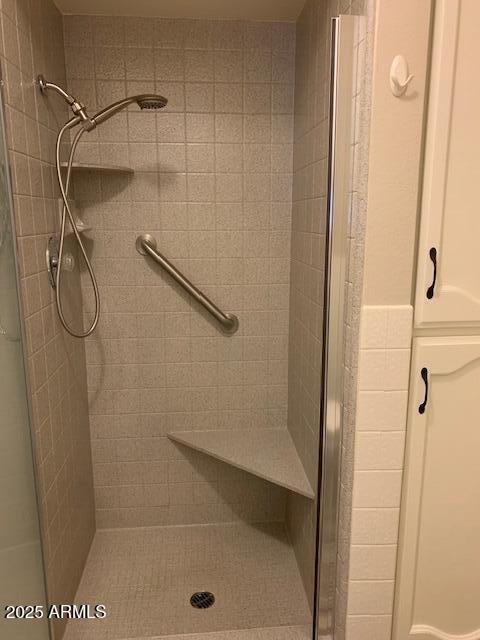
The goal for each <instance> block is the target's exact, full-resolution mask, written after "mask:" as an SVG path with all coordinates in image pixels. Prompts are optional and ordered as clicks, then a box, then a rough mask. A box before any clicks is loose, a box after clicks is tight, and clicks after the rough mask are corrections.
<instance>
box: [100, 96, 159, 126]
mask: <svg viewBox="0 0 480 640" xmlns="http://www.w3.org/2000/svg"><path fill="white" fill-rule="evenodd" d="M134 102H136V103H137V104H138V106H139V107H140V109H142V110H143V109H162V108H163V107H165V106H166V104H167V103H168V100H167V99H166V98H164V97H163V96H157V95H155V94H154V93H152V94H149V93H146V94H142V95H139V96H130V97H129V98H124V99H123V100H119V101H118V102H114V103H113V104H110V105H109V106H108V107H105V108H104V109H102V110H101V111H99V112H98V113H96V114H95V115H94V116H93V118H92V121H93V122H94V123H95V124H101V123H102V122H105V120H108V119H109V118H111V117H112V116H113V115H115V114H116V113H118V112H119V111H122V110H123V109H125V108H126V107H128V106H129V105H131V104H133V103H134Z"/></svg>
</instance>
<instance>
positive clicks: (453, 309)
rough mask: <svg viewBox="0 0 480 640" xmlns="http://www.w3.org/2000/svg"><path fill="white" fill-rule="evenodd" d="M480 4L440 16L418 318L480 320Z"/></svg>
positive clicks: (441, 11)
mask: <svg viewBox="0 0 480 640" xmlns="http://www.w3.org/2000/svg"><path fill="white" fill-rule="evenodd" d="M479 25H480V2H478V0H461V1H460V0H440V1H439V2H437V10H436V17H435V28H434V41H433V54H432V75H431V86H430V98H429V113H428V124H427V139H426V151H425V171H424V187H423V200H422V220H421V231H420V243H419V258H418V259H419V262H418V278H417V291H416V305H415V306H416V312H415V322H416V325H417V326H418V327H428V326H447V325H459V326H472V325H477V324H478V325H480V250H479V246H480V196H479V186H480V159H479V149H480V118H479V113H480V84H479V83H478V82H477V81H476V77H477V75H478V60H479V52H480V42H479V38H478V34H479Z"/></svg>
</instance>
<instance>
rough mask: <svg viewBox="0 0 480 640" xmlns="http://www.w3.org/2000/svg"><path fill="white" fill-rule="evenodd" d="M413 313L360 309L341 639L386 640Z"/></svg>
mask: <svg viewBox="0 0 480 640" xmlns="http://www.w3.org/2000/svg"><path fill="white" fill-rule="evenodd" d="M412 316H413V309H412V307H411V306H407V305H405V306H366V307H363V309H362V320H361V333H360V359H359V368H358V402H357V410H356V434H355V457H354V464H353V509H352V525H351V540H350V546H349V548H348V550H347V552H346V555H348V556H349V557H348V558H347V561H349V565H350V566H349V576H348V596H347V598H348V603H347V619H346V620H347V623H346V635H345V637H346V638H347V639H348V640H369V639H370V638H378V639H379V640H380V639H382V640H389V638H391V627H392V613H393V594H394V588H395V565H396V557H397V544H398V521H399V512H400V498H401V484H402V470H403V458H404V450H405V430H406V421H407V404H408V381H409V369H410V352H411V343H412Z"/></svg>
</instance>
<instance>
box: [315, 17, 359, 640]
mask: <svg viewBox="0 0 480 640" xmlns="http://www.w3.org/2000/svg"><path fill="white" fill-rule="evenodd" d="M357 20H358V18H356V17H355V16H340V17H338V18H332V29H331V61H330V62H331V67H330V114H329V118H330V132H329V149H328V195H327V221H326V222H327V224H326V246H325V287H324V300H323V302H324V306H323V345H322V378H321V380H322V386H321V393H322V397H321V403H320V464H319V470H318V473H319V475H318V487H319V499H318V501H317V532H316V552H315V587H314V603H313V606H314V616H313V639H314V640H318V639H319V638H322V637H325V636H326V637H329V638H333V636H334V630H335V594H336V572H337V546H338V517H339V503H340V500H339V496H340V480H341V478H340V472H341V451H342V436H343V395H344V375H343V374H344V338H345V307H346V300H345V282H346V276H347V263H348V246H349V245H348V227H349V206H350V205H349V194H350V191H351V161H350V160H351V151H352V149H351V147H352V142H353V140H352V138H353V132H352V99H353V92H352V87H353V73H354V69H353V61H354V34H355V28H356V21H357Z"/></svg>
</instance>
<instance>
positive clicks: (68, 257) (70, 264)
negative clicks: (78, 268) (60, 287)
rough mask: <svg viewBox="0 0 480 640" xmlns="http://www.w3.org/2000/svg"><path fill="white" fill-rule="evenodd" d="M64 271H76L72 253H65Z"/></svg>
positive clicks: (63, 260)
mask: <svg viewBox="0 0 480 640" xmlns="http://www.w3.org/2000/svg"><path fill="white" fill-rule="evenodd" d="M62 269H65V271H73V270H74V269H75V258H74V257H73V255H72V254H71V253H65V254H64V256H63V258H62Z"/></svg>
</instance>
